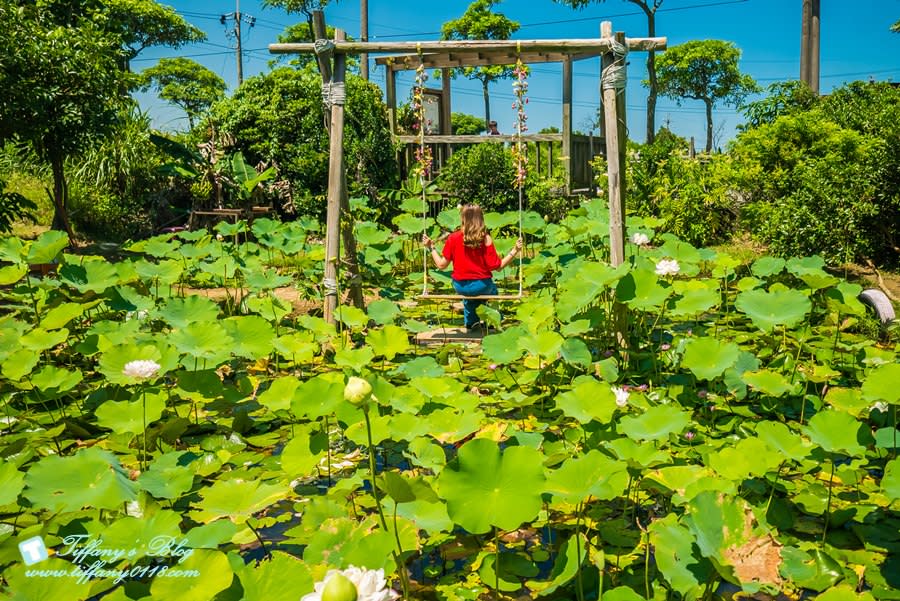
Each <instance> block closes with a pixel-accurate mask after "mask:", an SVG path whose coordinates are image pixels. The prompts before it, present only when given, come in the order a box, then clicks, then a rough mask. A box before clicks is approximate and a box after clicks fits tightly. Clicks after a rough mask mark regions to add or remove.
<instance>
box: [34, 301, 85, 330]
mask: <svg viewBox="0 0 900 601" xmlns="http://www.w3.org/2000/svg"><path fill="white" fill-rule="evenodd" d="M84 310H85V305H81V304H79V303H63V304H61V305H59V306H56V307H54V308H52V309H50V310H49V311H47V314H46V315H44V318H43V319H42V320H41V327H42V328H44V329H45V330H55V329H57V328H61V327H63V326H64V325H66V324H67V323H69V322H70V321H72V320H73V319H75V318H76V317H81V315H82V313H84Z"/></svg>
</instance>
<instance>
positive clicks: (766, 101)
mask: <svg viewBox="0 0 900 601" xmlns="http://www.w3.org/2000/svg"><path fill="white" fill-rule="evenodd" d="M766 91H767V92H768V95H767V96H766V97H765V98H763V99H762V100H756V101H754V102H749V103H747V104H746V105H744V106H742V107H741V110H742V111H743V112H744V116H746V117H747V123H746V124H744V125H741V126H739V128H740V129H741V130H746V129H750V128H753V127H759V126H760V125H763V124H766V123H772V122H773V121H775V119H777V118H778V117H780V116H781V115H791V114H795V113H798V112H803V111H807V110H810V109H811V108H813V107H814V106H816V105H817V104H818V103H819V96H818V94H816V93H815V92H813V91H812V89H811V88H810V87H809V85H808V84H807V83H806V82H804V81H799V80H791V81H776V82H775V83H773V84H771V85H770V86H769V87H768V88H767V89H766Z"/></svg>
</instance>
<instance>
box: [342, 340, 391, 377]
mask: <svg viewBox="0 0 900 601" xmlns="http://www.w3.org/2000/svg"><path fill="white" fill-rule="evenodd" d="M403 336H404V337H406V333H405V332H404V333H403ZM374 358H375V350H374V349H372V348H371V347H369V346H364V347H362V348H358V349H355V348H343V349H341V350H339V351H338V352H336V353H335V354H334V362H335V363H336V364H337V365H339V366H341V367H349V368H350V369H352V370H353V371H355V372H357V373H359V372H361V371H362V370H363V368H364V367H366V366H367V365H369V364H370V363H371V362H372V359H374Z"/></svg>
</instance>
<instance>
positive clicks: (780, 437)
mask: <svg viewBox="0 0 900 601" xmlns="http://www.w3.org/2000/svg"><path fill="white" fill-rule="evenodd" d="M756 435H757V436H758V437H759V439H760V440H762V441H763V442H765V443H766V444H767V445H768V446H769V447H770V448H772V449H774V450H776V451H777V452H778V453H780V454H781V455H783V456H784V457H785V458H786V459H793V460H794V461H799V460H801V459H803V458H804V457H806V456H807V455H808V454H809V450H808V448H807V446H806V444H805V443H804V442H803V439H802V438H801V437H800V435H799V434H795V433H794V432H791V430H790V429H789V428H788V427H787V426H786V425H784V424H782V423H781V422H774V421H767V422H761V423H759V424H758V425H757V426H756Z"/></svg>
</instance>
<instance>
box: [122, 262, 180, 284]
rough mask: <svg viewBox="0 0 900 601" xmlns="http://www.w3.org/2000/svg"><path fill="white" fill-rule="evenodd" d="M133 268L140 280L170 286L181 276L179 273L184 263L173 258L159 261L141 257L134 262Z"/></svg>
mask: <svg viewBox="0 0 900 601" xmlns="http://www.w3.org/2000/svg"><path fill="white" fill-rule="evenodd" d="M134 269H135V272H136V273H137V274H138V275H139V276H140V277H141V279H142V280H144V281H147V282H151V283H152V284H153V285H154V286H155V285H160V284H162V285H166V286H170V285H172V284H174V283H175V282H177V281H178V280H179V278H181V274H182V273H184V264H183V263H182V262H181V261H176V260H174V259H168V260H165V261H160V262H159V263H152V262H150V261H144V260H143V259H142V260H140V261H135V262H134Z"/></svg>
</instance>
